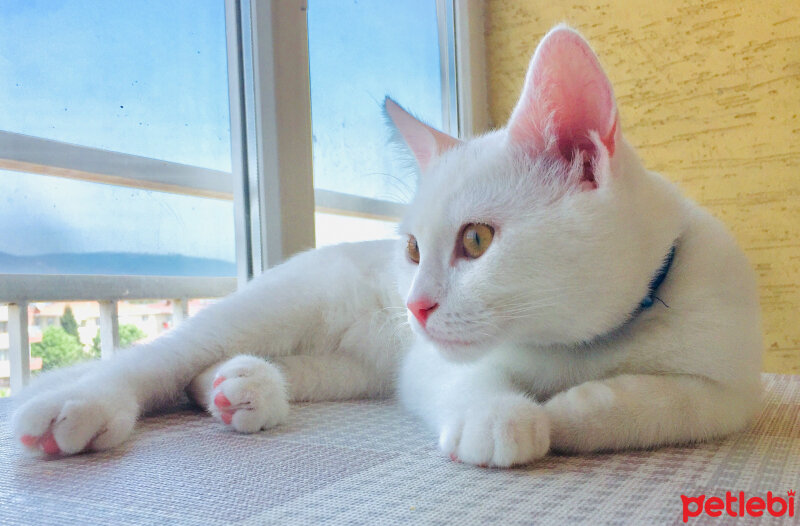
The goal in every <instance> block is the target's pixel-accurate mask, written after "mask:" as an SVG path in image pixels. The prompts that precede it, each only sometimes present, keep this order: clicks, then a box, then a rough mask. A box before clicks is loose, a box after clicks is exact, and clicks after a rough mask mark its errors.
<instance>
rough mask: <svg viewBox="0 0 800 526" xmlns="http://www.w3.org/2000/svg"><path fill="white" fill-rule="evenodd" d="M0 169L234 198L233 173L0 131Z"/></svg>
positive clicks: (179, 192) (218, 197)
mask: <svg viewBox="0 0 800 526" xmlns="http://www.w3.org/2000/svg"><path fill="white" fill-rule="evenodd" d="M0 169H4V170H14V171H19V172H28V173H36V174H41V175H52V176H56V177H67V178H71V179H81V180H86V181H92V182H98V183H107V184H115V185H121V186H133V187H136V188H147V189H150V190H160V191H166V192H172V193H178V194H187V195H197V196H202V197H213V198H217V199H231V198H232V189H233V181H232V177H231V174H229V173H227V172H222V171H218V170H211V169H208V168H201V167H198V166H189V165H186V164H179V163H173V162H168V161H161V160H158V159H151V158H149V157H141V156H138V155H130V154H126V153H120V152H114V151H109V150H101V149H99V148H91V147H89V146H79V145H76V144H69V143H65V142H60V141H53V140H50V139H42V138H40V137H33V136H30V135H23V134H21V133H13V132H8V131H0Z"/></svg>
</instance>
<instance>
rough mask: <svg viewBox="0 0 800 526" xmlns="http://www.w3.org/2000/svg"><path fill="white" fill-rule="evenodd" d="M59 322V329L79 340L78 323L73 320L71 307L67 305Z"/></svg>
mask: <svg viewBox="0 0 800 526" xmlns="http://www.w3.org/2000/svg"><path fill="white" fill-rule="evenodd" d="M60 321H61V328H62V329H64V331H65V332H66V333H67V334H71V335H73V336H75V337H76V338H78V340H80V336H78V322H77V321H76V320H75V315H74V314H73V313H72V307H70V306H69V305H67V308H65V309H64V314H63V315H62V316H61V320H60Z"/></svg>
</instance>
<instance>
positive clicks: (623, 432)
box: [544, 374, 760, 453]
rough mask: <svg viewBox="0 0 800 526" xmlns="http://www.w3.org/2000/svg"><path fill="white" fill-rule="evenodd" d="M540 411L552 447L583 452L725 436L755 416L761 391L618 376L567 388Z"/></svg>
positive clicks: (683, 379)
mask: <svg viewBox="0 0 800 526" xmlns="http://www.w3.org/2000/svg"><path fill="white" fill-rule="evenodd" d="M544 407H545V409H546V410H547V413H548V415H549V417H550V423H551V437H550V440H551V444H552V447H553V449H554V450H556V451H563V452H571V453H587V452H592V451H602V450H619V449H626V448H646V447H653V446H659V445H665V444H677V443H687V442H695V441H702V440H709V439H712V438H717V437H721V436H724V435H727V434H729V433H732V432H734V431H737V430H740V429H742V428H743V427H744V426H746V425H747V423H748V422H749V421H750V419H751V418H752V417H753V416H754V415H755V414H756V412H757V411H758V408H759V407H760V391H759V387H758V386H757V385H752V382H749V383H747V382H743V383H742V384H740V385H737V386H733V385H723V384H721V383H719V382H715V381H712V380H710V379H708V378H704V377H700V376H692V375H680V374H675V375H643V374H640V375H620V376H615V377H612V378H608V379H605V380H597V381H590V382H586V383H583V384H580V385H577V386H575V387H572V388H571V389H568V390H566V391H564V392H561V393H559V394H557V395H555V396H554V397H553V398H551V399H550V400H549V401H548V402H547V403H546V404H544Z"/></svg>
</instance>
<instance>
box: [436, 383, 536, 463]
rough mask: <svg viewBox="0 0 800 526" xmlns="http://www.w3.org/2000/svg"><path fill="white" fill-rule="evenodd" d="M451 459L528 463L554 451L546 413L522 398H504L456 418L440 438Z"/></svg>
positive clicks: (486, 403) (513, 396) (496, 399)
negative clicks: (551, 449)
mask: <svg viewBox="0 0 800 526" xmlns="http://www.w3.org/2000/svg"><path fill="white" fill-rule="evenodd" d="M439 447H440V448H441V450H442V451H443V452H444V453H445V454H446V455H449V456H450V458H452V459H453V460H456V461H461V462H467V463H469V464H476V465H479V466H490V467H509V466H515V465H521V464H527V463H529V462H531V461H533V460H536V459H537V458H541V457H543V456H544V455H546V454H547V452H548V450H549V449H550V422H549V420H548V417H547V414H546V413H545V411H544V410H543V409H542V408H541V407H540V406H538V405H537V404H535V403H534V402H532V401H531V400H529V399H528V398H526V397H524V396H522V395H503V396H497V397H494V398H492V399H490V400H486V401H484V402H483V403H482V404H481V405H479V406H475V407H471V408H470V409H468V410H467V411H464V412H463V413H460V414H458V415H454V416H453V417H452V418H451V419H450V420H449V421H448V422H447V423H446V424H445V425H444V426H443V427H442V430H441V433H440V435H439Z"/></svg>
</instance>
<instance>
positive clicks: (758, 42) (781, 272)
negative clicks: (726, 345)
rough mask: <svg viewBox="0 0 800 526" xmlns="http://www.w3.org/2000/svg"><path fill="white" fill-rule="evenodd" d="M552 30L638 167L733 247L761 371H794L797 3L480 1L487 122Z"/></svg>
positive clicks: (798, 335) (799, 344) (798, 259)
mask: <svg viewBox="0 0 800 526" xmlns="http://www.w3.org/2000/svg"><path fill="white" fill-rule="evenodd" d="M561 21H566V22H568V23H570V24H571V25H573V26H574V27H576V28H578V29H579V30H580V31H581V32H582V33H583V34H584V35H585V36H586V37H587V38H588V39H589V41H590V42H591V44H592V45H593V46H594V48H595V50H596V51H597V53H598V55H599V56H600V60H601V62H602V63H603V65H604V66H605V68H606V71H607V72H608V74H609V76H610V77H611V81H612V83H613V85H614V88H615V91H616V95H617V99H618V101H619V105H620V111H621V114H622V129H623V131H624V133H625V135H626V136H627V137H628V139H629V140H630V141H631V142H632V143H633V144H634V145H636V146H637V147H638V149H639V153H640V155H641V156H642V158H643V159H644V162H645V164H646V165H647V166H648V167H649V168H651V169H653V170H657V171H659V172H661V173H663V174H664V175H666V176H667V177H669V178H670V179H672V180H673V181H676V182H677V183H678V184H679V185H680V187H681V188H682V189H683V191H684V193H686V194H687V195H688V196H690V197H691V198H693V199H695V200H696V201H698V202H700V203H701V204H702V205H704V206H706V207H707V208H709V209H710V210H711V211H712V212H713V213H714V214H715V215H716V216H717V217H719V218H720V219H722V220H723V221H724V222H725V223H726V224H727V225H728V226H729V227H730V228H731V229H732V230H733V232H734V234H735V235H736V238H737V239H738V240H739V243H740V244H741V245H742V246H743V247H744V248H745V250H746V251H747V254H748V256H749V258H750V261H751V262H752V264H753V266H754V267H755V268H756V270H757V272H758V277H759V284H760V287H761V305H762V310H763V313H764V332H765V339H764V349H765V358H764V367H765V370H767V371H778V372H793V373H800V119H798V114H800V1H798V0H760V1H755V0H719V1H709V2H702V1H700V0H671V1H669V2H658V1H652V0H650V1H647V2H636V1H631V0H616V1H614V2H602V1H583V2H562V3H559V2H552V1H544V0H488V3H487V21H486V22H487V35H486V46H487V67H488V71H489V105H490V113H491V117H492V120H493V121H494V123H495V124H498V125H502V124H503V123H504V122H505V121H506V119H507V118H508V115H509V114H510V112H511V109H512V107H513V104H514V103H515V101H516V97H517V96H518V94H519V91H520V88H521V87H522V81H523V78H524V74H525V69H526V67H527V64H528V60H529V59H530V56H531V54H532V53H533V50H534V49H535V46H536V43H537V42H538V41H539V39H540V38H541V37H542V35H544V33H545V32H546V31H547V30H548V29H549V28H550V27H551V26H552V25H553V24H555V23H557V22H561ZM724 271H725V269H724V268H720V272H724Z"/></svg>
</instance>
